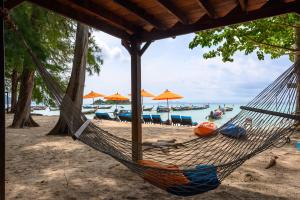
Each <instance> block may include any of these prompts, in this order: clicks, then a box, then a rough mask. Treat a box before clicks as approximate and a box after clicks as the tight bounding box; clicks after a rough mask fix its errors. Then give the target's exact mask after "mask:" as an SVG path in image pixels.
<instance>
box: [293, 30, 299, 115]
mask: <svg viewBox="0 0 300 200" xmlns="http://www.w3.org/2000/svg"><path fill="white" fill-rule="evenodd" d="M294 30H295V47H296V49H300V29H299V28H294ZM298 59H300V52H296V53H295V62H297V60H298ZM296 72H297V83H296V85H297V88H296V90H297V99H296V114H297V115H299V114H300V64H299V62H298V65H297V66H296Z"/></svg>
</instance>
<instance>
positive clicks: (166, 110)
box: [156, 106, 171, 112]
mask: <svg viewBox="0 0 300 200" xmlns="http://www.w3.org/2000/svg"><path fill="white" fill-rule="evenodd" d="M170 110H171V109H170V108H168V107H163V106H158V107H157V109H156V112H170Z"/></svg>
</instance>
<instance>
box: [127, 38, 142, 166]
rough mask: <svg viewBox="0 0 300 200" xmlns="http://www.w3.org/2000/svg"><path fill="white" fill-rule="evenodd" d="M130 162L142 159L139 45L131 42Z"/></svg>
mask: <svg viewBox="0 0 300 200" xmlns="http://www.w3.org/2000/svg"><path fill="white" fill-rule="evenodd" d="M130 44H131V47H130V49H131V51H130V52H131V112H132V160H133V161H135V162H136V161H138V160H141V159H142V158H143V152H142V118H141V117H142V116H141V113H142V102H141V54H140V50H141V43H139V42H137V41H134V40H133V41H131V42H130Z"/></svg>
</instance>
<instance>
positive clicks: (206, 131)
mask: <svg viewBox="0 0 300 200" xmlns="http://www.w3.org/2000/svg"><path fill="white" fill-rule="evenodd" d="M216 129H217V127H216V125H215V124H214V123H213V122H202V123H201V124H199V125H198V126H197V127H196V128H194V133H195V134H196V135H198V136H210V135H212V134H214V131H215V130H216Z"/></svg>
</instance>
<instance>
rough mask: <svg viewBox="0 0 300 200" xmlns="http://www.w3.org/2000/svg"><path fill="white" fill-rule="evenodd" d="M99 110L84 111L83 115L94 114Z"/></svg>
mask: <svg viewBox="0 0 300 200" xmlns="http://www.w3.org/2000/svg"><path fill="white" fill-rule="evenodd" d="M97 110H98V109H97V108H96V109H92V110H83V111H82V113H83V114H85V115H90V114H94V113H95V112H96V111H97Z"/></svg>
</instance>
